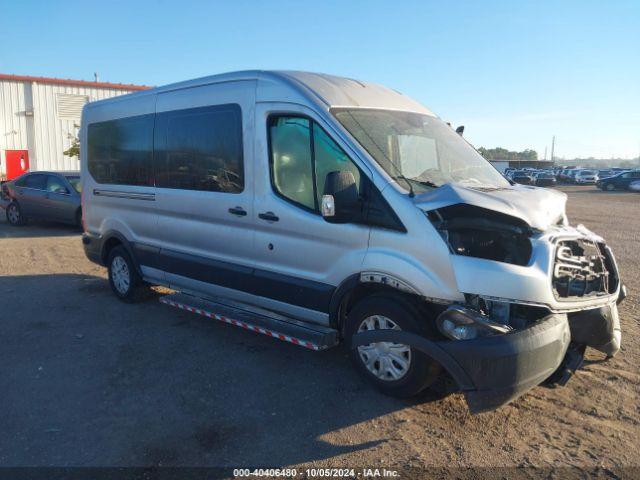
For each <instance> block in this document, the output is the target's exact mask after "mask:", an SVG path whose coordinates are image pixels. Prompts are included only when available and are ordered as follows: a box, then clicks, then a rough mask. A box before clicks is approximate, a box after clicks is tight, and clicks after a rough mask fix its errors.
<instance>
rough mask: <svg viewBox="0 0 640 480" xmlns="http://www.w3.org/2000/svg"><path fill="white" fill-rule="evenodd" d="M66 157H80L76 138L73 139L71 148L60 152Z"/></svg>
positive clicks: (78, 143) (78, 142)
mask: <svg viewBox="0 0 640 480" xmlns="http://www.w3.org/2000/svg"><path fill="white" fill-rule="evenodd" d="M62 153H63V154H64V155H66V156H67V157H79V156H80V140H78V137H76V138H74V139H73V142H71V146H70V147H69V148H67V149H66V150H65V151H64V152H62Z"/></svg>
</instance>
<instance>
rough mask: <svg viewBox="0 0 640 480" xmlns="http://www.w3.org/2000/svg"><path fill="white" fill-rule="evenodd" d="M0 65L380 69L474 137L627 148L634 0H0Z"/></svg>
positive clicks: (146, 78)
mask: <svg viewBox="0 0 640 480" xmlns="http://www.w3.org/2000/svg"><path fill="white" fill-rule="evenodd" d="M0 12H2V13H1V14H0V73H14V74H23V75H38V76H50V77H62V78H73V79H87V80H91V79H93V74H94V72H97V73H98V75H99V78H100V80H102V81H109V82H121V83H137V84H145V85H163V84H166V83H172V82H176V81H180V80H186V79H190V78H196V77H201V76H205V75H211V74H215V73H222V72H229V71H234V70H246V69H293V70H307V71H314V72H323V73H330V74H335V75H341V76H347V77H352V78H356V79H360V80H367V81H371V82H376V83H382V84H385V85H387V86H389V87H392V88H394V89H396V90H398V91H401V92H402V93H404V94H406V95H409V96H411V97H413V98H415V99H416V100H418V101H420V102H421V103H423V104H424V105H426V106H427V107H428V108H429V109H431V110H432V111H433V112H435V113H436V114H438V115H439V116H440V117H441V118H443V119H444V120H446V121H450V122H451V123H452V124H453V125H454V126H457V125H461V124H464V125H465V127H466V130H465V137H466V138H467V139H468V140H469V141H470V142H471V143H473V144H474V145H475V146H476V147H480V146H484V147H486V148H493V147H503V148H508V149H510V150H524V149H526V148H532V149H534V150H536V151H538V154H539V157H540V158H542V157H543V156H544V151H545V147H547V148H548V149H549V152H548V153H547V158H548V156H549V155H550V144H551V137H552V136H553V135H555V136H556V148H555V154H556V156H558V157H564V158H574V157H591V156H593V157H596V158H612V157H621V158H635V157H638V156H640V0H619V1H618V0H608V1H590V0H580V1H573V0H564V1H526V0H518V1H514V0H507V1H489V0H487V1H464V0H456V1H449V2H447V1H427V0H422V1H400V0H398V1H387V2H382V1H377V0H369V1H355V0H354V1H349V0H343V1H331V0H329V1H324V2H321V1H317V0H316V1H314V2H304V1H301V0H297V1H278V0H273V1H248V0H233V1H228V2H223V1H190V0H180V1H171V0H144V1H142V0H141V1H136V0H129V1H93V0H82V1H62V0H60V1H53V0H52V1H44V0H42V1H31V0H19V1H18V0H0Z"/></svg>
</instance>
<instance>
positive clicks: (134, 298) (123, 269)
mask: <svg viewBox="0 0 640 480" xmlns="http://www.w3.org/2000/svg"><path fill="white" fill-rule="evenodd" d="M107 268H108V269H109V285H110V286H111V290H113V293H115V294H116V296H117V297H118V298H119V299H120V300H122V301H123V302H126V303H135V302H138V301H140V300H141V299H142V297H143V292H144V290H145V288H144V284H143V282H142V279H141V278H140V275H139V274H138V271H137V269H136V266H135V264H134V263H133V260H132V259H131V256H130V255H129V252H127V250H126V249H125V248H124V247H123V246H122V245H120V246H117V247H114V248H113V249H112V250H111V251H110V252H109V257H108V259H107Z"/></svg>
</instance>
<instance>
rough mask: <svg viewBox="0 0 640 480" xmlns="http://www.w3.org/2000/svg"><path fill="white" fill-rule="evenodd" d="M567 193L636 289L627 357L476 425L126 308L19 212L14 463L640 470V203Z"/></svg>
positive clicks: (6, 296) (233, 337)
mask: <svg viewBox="0 0 640 480" xmlns="http://www.w3.org/2000/svg"><path fill="white" fill-rule="evenodd" d="M564 190H565V191H567V192H568V194H569V207H568V210H569V212H568V213H569V217H570V220H571V222H572V223H574V224H576V223H584V224H585V225H586V226H587V227H589V228H591V229H593V230H595V231H596V232H599V233H601V234H603V235H604V236H605V237H606V238H607V240H608V242H609V243H610V245H611V246H612V247H613V249H614V252H615V253H616V255H617V258H618V262H619V264H620V268H621V270H622V277H623V280H624V281H625V283H626V284H627V286H628V288H629V292H630V296H629V298H628V299H627V300H626V302H625V303H623V305H622V306H621V311H620V314H621V318H622V328H623V347H622V351H621V352H620V353H619V354H618V356H617V357H615V358H614V359H613V360H611V361H609V362H606V363H603V362H601V360H602V358H603V357H602V355H600V354H599V353H598V352H595V351H589V352H588V361H587V365H586V367H585V368H584V370H582V371H580V372H579V374H578V375H577V376H575V377H574V378H573V379H572V380H571V381H570V382H569V383H568V384H567V386H566V387H564V388H557V389H547V388H543V387H538V388H535V389H534V390H533V391H531V392H530V393H529V394H527V395H525V396H524V397H522V398H520V399H518V400H517V401H515V402H513V403H512V404H510V405H508V406H506V407H503V408H501V409H499V410H498V411H496V412H492V413H485V414H480V415H476V416H472V415H470V414H469V413H468V411H467V408H466V406H465V403H464V401H463V398H462V396H461V395H460V394H452V395H448V396H446V397H445V398H438V396H437V395H435V394H427V395H425V396H424V397H423V398H420V399H418V400H413V401H399V400H395V399H391V398H386V397H383V396H381V395H379V394H377V393H375V392H374V391H373V390H372V389H371V388H369V386H367V384H365V383H364V382H363V380H361V379H360V377H358V375H357V374H356V373H355V371H354V370H353V369H352V368H351V366H350V363H349V361H348V358H347V356H346V354H345V352H344V351H343V350H341V349H334V350H331V351H328V352H325V353H314V352H310V351H305V350H304V349H301V348H299V347H295V346H292V345H288V344H283V343H281V342H277V341H275V340H272V339H270V338H266V337H262V336H259V335H254V334H251V333H249V332H246V331H242V330H238V329H235V328H232V327H229V326H226V325H222V324H219V323H213V322H212V321H209V320H206V319H204V318H202V317H197V316H195V315H192V314H188V313H185V312H178V311H174V310H172V309H170V308H169V307H166V306H163V305H161V304H159V303H158V302H157V299H154V298H151V299H150V300H149V301H147V302H145V303H143V304H138V305H125V304H123V303H120V302H119V301H117V300H116V299H115V297H114V296H113V295H112V294H111V293H110V290H109V286H108V283H107V280H106V275H105V270H104V269H102V268H100V267H97V266H95V265H93V264H91V263H89V262H88V261H87V260H86V259H85V257H84V254H83V251H82V246H81V243H80V237H79V234H78V232H76V231H73V230H70V229H66V228H64V227H57V226H50V225H42V224H37V225H28V226H26V227H23V228H11V227H9V226H8V225H7V224H6V222H5V221H4V215H3V218H2V220H1V221H0V298H1V300H2V301H1V303H0V319H1V321H2V324H1V327H0V392H2V393H1V394H0V412H1V415H0V466H18V465H43V466H44V465H59V466H69V465H80V466H89V465H92V466H93V465H102V466H121V465H122V466H124V465H127V466H143V465H190V466H223V465H224V466H231V467H237V466H248V465H253V466H256V465H258V466H259V465H262V466H292V465H313V466H316V467H320V466H332V467H347V466H351V467H358V466H359V467H382V466H390V467H403V468H404V467H407V466H414V467H423V466H430V467H434V466H435V467H446V466H454V467H456V466H460V467H464V466H475V467H482V466H532V465H534V466H543V467H550V468H551V469H552V470H553V469H556V468H558V467H562V466H567V465H569V466H576V467H581V468H594V467H597V468H599V471H600V472H604V473H605V474H607V472H609V470H615V469H617V468H619V467H621V466H630V465H636V466H637V465H639V464H640V447H639V445H640V401H639V399H640V372H639V369H638V367H639V365H640V335H639V334H640V326H639V324H638V318H639V316H640V297H639V294H640V255H639V254H638V251H639V250H640V195H638V194H630V193H603V192H599V191H597V190H595V189H594V188H593V187H567V188H564ZM0 213H2V214H3V212H0Z"/></svg>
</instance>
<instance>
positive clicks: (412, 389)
mask: <svg viewBox="0 0 640 480" xmlns="http://www.w3.org/2000/svg"><path fill="white" fill-rule="evenodd" d="M368 330H405V331H409V332H413V333H419V334H424V333H425V329H424V328H421V322H420V315H419V313H418V312H417V309H415V308H414V307H413V306H412V305H411V304H410V303H409V302H407V301H405V300H404V299H401V298H395V297H394V296H391V295H380V294H375V295H372V296H370V297H367V298H364V299H363V300H361V301H360V302H358V304H357V305H356V306H355V307H354V308H353V309H352V310H351V312H350V313H349V316H348V319H347V324H346V325H345V337H346V338H347V339H351V337H353V335H356V334H358V333H360V332H364V331H368ZM350 356H351V360H352V361H353V363H354V364H355V366H356V368H357V369H358V371H360V372H361V373H362V374H363V375H364V376H365V377H366V378H367V379H368V380H369V382H370V383H372V384H373V385H374V386H375V387H376V388H377V389H378V390H380V391H381V392H382V393H384V394H386V395H391V396H394V397H411V396H413V395H416V394H418V393H420V392H421V391H422V390H424V389H425V388H427V387H429V386H430V385H431V384H433V382H434V381H435V380H436V378H437V377H438V374H439V373H440V370H441V367H440V365H439V364H438V363H437V362H435V361H433V360H432V359H431V358H429V357H428V356H427V355H425V354H424V353H422V352H420V351H418V350H415V349H413V348H411V347H409V346H408V345H403V344H398V343H393V342H376V343H371V344H369V345H363V346H360V347H357V348H355V349H351V351H350Z"/></svg>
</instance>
